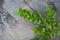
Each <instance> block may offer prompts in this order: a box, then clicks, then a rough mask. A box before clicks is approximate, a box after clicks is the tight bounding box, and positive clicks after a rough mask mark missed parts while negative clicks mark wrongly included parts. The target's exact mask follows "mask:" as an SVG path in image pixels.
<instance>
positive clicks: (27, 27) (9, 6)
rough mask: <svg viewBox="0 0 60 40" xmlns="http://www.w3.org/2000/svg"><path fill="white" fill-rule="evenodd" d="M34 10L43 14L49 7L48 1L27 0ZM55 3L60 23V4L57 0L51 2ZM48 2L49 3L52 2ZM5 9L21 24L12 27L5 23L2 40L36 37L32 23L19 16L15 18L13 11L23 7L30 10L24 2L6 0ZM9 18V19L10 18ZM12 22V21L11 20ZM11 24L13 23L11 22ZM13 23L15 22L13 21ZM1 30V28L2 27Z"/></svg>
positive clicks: (26, 39)
mask: <svg viewBox="0 0 60 40" xmlns="http://www.w3.org/2000/svg"><path fill="white" fill-rule="evenodd" d="M27 1H28V2H29V4H30V5H31V7H32V8H34V9H39V10H40V11H41V13H44V12H43V9H44V7H45V6H47V1H48V0H27ZM50 1H54V2H55V5H56V7H57V16H58V17H57V20H58V21H60V15H59V12H60V2H58V1H57V2H56V0H50ZM50 1H48V3H49V2H50ZM3 7H4V8H5V9H6V10H7V11H8V12H9V13H10V15H12V16H13V17H14V18H15V19H16V20H17V21H18V22H19V23H18V24H16V26H11V25H9V24H8V23H7V22H5V21H3V23H4V25H5V26H4V27H3V28H4V31H2V29H1V30H0V31H1V32H0V35H1V36H0V40H30V39H31V38H33V37H34V36H35V35H34V33H33V31H32V29H31V28H32V26H33V25H32V23H30V22H28V21H26V20H24V19H23V18H21V17H19V16H14V15H13V11H14V10H16V9H18V8H20V7H23V8H28V9H29V7H28V6H27V5H25V4H24V2H23V0H4V5H3ZM42 15H43V16H44V14H42ZM8 18H9V17H8ZM9 20H12V19H9ZM10 22H11V21H10ZM12 22H13V21H12ZM0 28H1V27H0ZM59 38H60V37H54V38H52V40H60V39H59Z"/></svg>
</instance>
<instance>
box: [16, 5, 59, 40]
mask: <svg viewBox="0 0 60 40" xmlns="http://www.w3.org/2000/svg"><path fill="white" fill-rule="evenodd" d="M17 12H18V14H19V15H20V16H21V17H22V18H24V19H25V20H28V21H30V22H32V23H33V25H34V27H32V30H33V31H34V33H35V34H36V37H35V38H33V39H31V40H49V38H50V37H53V36H57V35H60V23H58V22H57V21H56V12H55V11H54V10H53V8H52V6H51V5H48V6H47V7H46V8H45V9H44V12H45V14H46V16H45V18H43V17H42V16H41V14H40V12H39V11H37V10H36V11H34V12H33V11H30V10H28V9H23V8H20V9H19V10H18V11H17Z"/></svg>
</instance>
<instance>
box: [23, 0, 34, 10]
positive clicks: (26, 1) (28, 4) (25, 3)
mask: <svg viewBox="0 0 60 40" xmlns="http://www.w3.org/2000/svg"><path fill="white" fill-rule="evenodd" d="M23 2H24V3H25V4H27V5H28V7H29V8H30V9H31V10H32V11H35V10H34V9H33V8H32V7H31V6H30V4H29V3H28V2H27V1H26V0H24V1H23Z"/></svg>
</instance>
